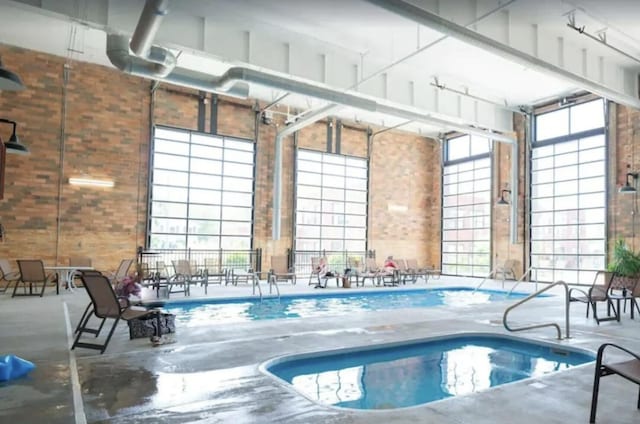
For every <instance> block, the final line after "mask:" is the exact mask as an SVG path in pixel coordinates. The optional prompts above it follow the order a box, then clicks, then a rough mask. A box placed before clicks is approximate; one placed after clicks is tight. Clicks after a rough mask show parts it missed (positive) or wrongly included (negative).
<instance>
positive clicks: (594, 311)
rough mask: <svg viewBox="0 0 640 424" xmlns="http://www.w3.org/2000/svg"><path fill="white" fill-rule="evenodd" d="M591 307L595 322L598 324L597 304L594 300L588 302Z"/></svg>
mask: <svg viewBox="0 0 640 424" xmlns="http://www.w3.org/2000/svg"><path fill="white" fill-rule="evenodd" d="M590 303H591V307H592V308H593V318H594V319H595V320H596V323H597V324H598V325H600V319H599V318H598V309H597V308H598V306H597V305H598V304H597V303H596V302H590Z"/></svg>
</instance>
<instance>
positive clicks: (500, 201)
mask: <svg viewBox="0 0 640 424" xmlns="http://www.w3.org/2000/svg"><path fill="white" fill-rule="evenodd" d="M505 193H509V194H511V190H502V192H501V193H500V198H499V199H498V201H497V202H496V205H508V204H509V202H508V201H507V199H505V198H504V194H505Z"/></svg>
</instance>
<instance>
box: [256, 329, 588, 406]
mask: <svg viewBox="0 0 640 424" xmlns="http://www.w3.org/2000/svg"><path fill="white" fill-rule="evenodd" d="M593 360H594V355H593V354H591V353H590V352H587V351H582V350H568V349H567V348H565V347H559V346H558V347H550V345H544V344H538V343H534V342H530V341H525V340H524V339H517V338H513V337H509V336H501V335H495V334H475V335H456V336H446V337H444V338H438V339H432V340H426V341H425V340H422V341H418V342H416V341H412V342H409V343H406V344H402V345H398V344H395V345H392V346H383V347H380V346H378V347H375V346H373V347H371V346H368V347H365V348H362V349H358V350H353V349H343V350H341V351H333V352H329V353H322V352H320V353H318V354H315V356H310V355H294V356H291V357H288V358H287V357H284V358H278V359H276V360H273V361H270V362H267V363H266V364H265V365H264V366H263V370H264V371H266V372H267V373H270V374H272V375H274V376H276V377H277V378H280V379H282V380H284V381H285V382H287V383H289V384H291V385H292V386H293V387H294V388H295V389H296V390H298V391H299V392H301V393H302V394H304V395H305V396H306V397H308V398H310V399H312V400H314V401H317V402H320V403H322V404H325V405H333V406H338V407H343V408H353V409H394V408H404V407H409V406H415V405H420V404H424V403H427V402H432V401H435V400H440V399H446V398H449V397H452V396H459V395H465V394H469V393H475V392H480V391H483V390H486V389H488V388H490V387H495V386H499V385H501V384H506V383H511V382H514V381H518V380H522V379H525V378H529V377H539V376H542V375H545V374H549V373H552V372H555V371H560V370H564V369H568V368H571V367H574V366H576V365H580V364H584V363H587V362H591V361H593Z"/></svg>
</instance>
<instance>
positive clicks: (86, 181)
mask: <svg viewBox="0 0 640 424" xmlns="http://www.w3.org/2000/svg"><path fill="white" fill-rule="evenodd" d="M69 184H73V185H85V186H94V187H113V181H111V180H94V179H91V178H69Z"/></svg>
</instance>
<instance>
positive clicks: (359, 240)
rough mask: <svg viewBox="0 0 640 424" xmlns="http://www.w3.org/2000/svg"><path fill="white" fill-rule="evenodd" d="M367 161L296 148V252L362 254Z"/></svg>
mask: <svg viewBox="0 0 640 424" xmlns="http://www.w3.org/2000/svg"><path fill="white" fill-rule="evenodd" d="M367 169H368V162H367V160H366V159H363V158H357V157H351V156H344V155H336V154H330V153H322V152H315V151H311V150H302V149H298V151H297V157H296V225H295V228H296V234H295V237H296V240H295V248H296V250H298V251H313V252H318V251H320V250H326V251H334V252H342V251H345V250H347V251H354V252H364V251H365V249H366V239H367Z"/></svg>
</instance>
